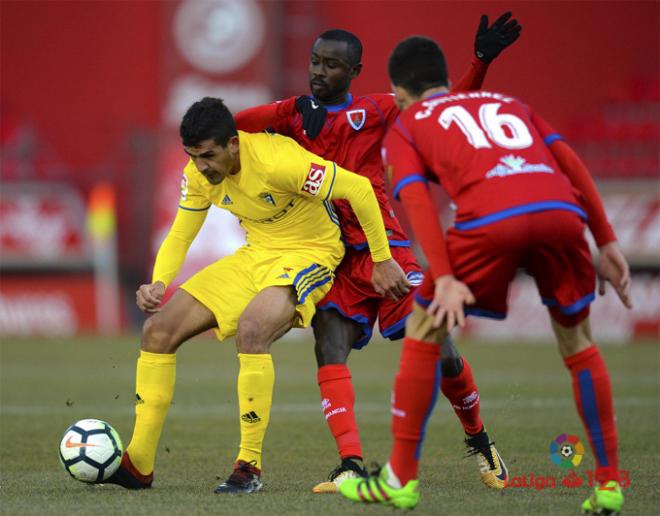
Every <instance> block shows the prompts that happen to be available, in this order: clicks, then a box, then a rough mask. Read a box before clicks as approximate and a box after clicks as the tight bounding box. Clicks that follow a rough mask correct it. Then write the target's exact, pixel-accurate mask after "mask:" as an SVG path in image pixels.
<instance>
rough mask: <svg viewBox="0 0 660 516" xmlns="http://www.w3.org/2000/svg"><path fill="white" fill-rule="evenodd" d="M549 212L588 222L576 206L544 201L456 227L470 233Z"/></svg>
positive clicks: (486, 216)
mask: <svg viewBox="0 0 660 516" xmlns="http://www.w3.org/2000/svg"><path fill="white" fill-rule="evenodd" d="M549 210H567V211H572V212H573V213H577V214H578V215H579V216H580V217H581V218H582V219H583V220H587V219H588V217H587V214H586V213H585V212H584V210H582V208H580V207H578V206H575V205H574V204H570V203H567V202H564V201H543V202H532V203H529V204H522V205H520V206H514V207H513V208H507V209H506V210H501V211H497V212H495V213H491V214H489V215H485V216H483V217H478V218H476V219H472V220H468V221H465V222H456V223H455V224H454V227H455V228H456V229H458V230H460V231H468V230H470V229H475V228H480V227H481V226H486V225H488V224H492V223H494V222H499V221H500V220H503V219H508V218H509V217H515V216H516V215H523V214H525V213H537V212H539V211H549Z"/></svg>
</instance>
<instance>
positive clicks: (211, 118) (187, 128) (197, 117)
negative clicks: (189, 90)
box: [179, 97, 238, 147]
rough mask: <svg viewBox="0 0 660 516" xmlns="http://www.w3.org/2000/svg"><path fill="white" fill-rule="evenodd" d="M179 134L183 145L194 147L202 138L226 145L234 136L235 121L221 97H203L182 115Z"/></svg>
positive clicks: (235, 132) (235, 133)
mask: <svg viewBox="0 0 660 516" xmlns="http://www.w3.org/2000/svg"><path fill="white" fill-rule="evenodd" d="M179 134H180V135H181V139H182V140H183V145H184V147H196V146H197V145H199V144H200V143H202V142H203V141H204V140H211V139H212V140H213V141H214V142H215V143H216V144H217V145H221V146H223V147H226V146H227V142H228V141H229V138H231V137H232V136H236V135H237V134H238V132H237V131H236V122H234V117H233V116H232V114H231V112H230V111H229V109H227V106H225V104H224V102H222V100H221V99H215V98H213V97H204V98H203V99H202V100H199V101H197V102H195V103H194V104H193V105H192V106H190V107H189V108H188V111H186V114H185V115H183V120H181V126H180V127H179Z"/></svg>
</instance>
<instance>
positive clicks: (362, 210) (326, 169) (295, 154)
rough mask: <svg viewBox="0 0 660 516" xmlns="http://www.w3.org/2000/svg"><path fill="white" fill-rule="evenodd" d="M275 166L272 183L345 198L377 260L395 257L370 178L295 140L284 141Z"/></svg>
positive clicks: (320, 197) (317, 197)
mask: <svg viewBox="0 0 660 516" xmlns="http://www.w3.org/2000/svg"><path fill="white" fill-rule="evenodd" d="M278 151H279V152H277V158H276V159H275V160H274V169H273V170H272V173H271V175H270V182H271V183H272V184H273V186H275V187H277V188H279V189H281V190H283V191H288V192H292V193H297V194H298V195H301V196H303V197H307V198H310V199H311V200H314V201H317V202H319V203H322V202H329V201H330V200H332V199H346V200H348V201H349V202H350V203H351V208H353V211H354V212H355V215H356V216H357V218H358V220H359V221H360V225H361V226H362V229H363V230H364V232H365V234H366V236H367V241H368V242H369V250H370V252H371V256H372V258H373V260H374V262H382V261H385V260H388V259H389V258H391V257H392V255H391V254H390V247H389V244H388V242H387V234H386V233H385V225H384V223H383V217H382V215H381V213H380V208H379V206H378V201H377V200H376V195H375V194H374V191H373V188H372V186H371V183H370V182H369V180H368V179H367V178H364V177H361V176H359V175H357V174H354V173H353V172H349V171H348V170H346V169H343V168H341V167H338V166H337V165H336V164H335V163H333V162H332V161H327V160H325V159H323V158H321V157H320V156H317V155H316V154H312V153H311V152H309V151H307V150H306V149H304V148H302V147H301V146H300V145H298V144H297V143H295V142H294V141H293V140H289V139H287V141H282V143H281V147H280V148H278Z"/></svg>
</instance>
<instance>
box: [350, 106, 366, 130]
mask: <svg viewBox="0 0 660 516" xmlns="http://www.w3.org/2000/svg"><path fill="white" fill-rule="evenodd" d="M346 118H348V123H349V124H351V127H352V128H353V129H355V130H356V131H359V130H360V129H362V126H363V125H364V123H365V122H366V120H367V112H366V110H364V109H352V110H351V111H346Z"/></svg>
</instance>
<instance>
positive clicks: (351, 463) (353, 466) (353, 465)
mask: <svg viewBox="0 0 660 516" xmlns="http://www.w3.org/2000/svg"><path fill="white" fill-rule="evenodd" d="M346 471H353V472H355V473H357V474H358V475H359V476H361V477H366V476H367V470H366V468H362V467H360V465H359V464H358V463H357V462H356V461H355V460H353V459H343V460H342V461H341V464H340V465H339V466H337V467H336V468H335V469H333V470H332V471H331V472H330V474H329V475H328V480H330V481H331V482H332V481H333V480H334V479H335V478H337V477H338V476H339V475H341V474H342V473H344V472H346Z"/></svg>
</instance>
